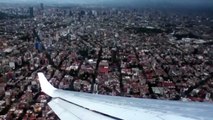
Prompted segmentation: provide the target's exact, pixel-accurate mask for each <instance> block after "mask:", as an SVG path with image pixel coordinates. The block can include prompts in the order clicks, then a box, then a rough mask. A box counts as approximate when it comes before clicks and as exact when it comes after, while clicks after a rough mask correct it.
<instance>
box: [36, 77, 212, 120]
mask: <svg viewBox="0 0 213 120" xmlns="http://www.w3.org/2000/svg"><path fill="white" fill-rule="evenodd" d="M38 77H39V82H40V86H41V89H42V91H43V92H44V93H46V94H47V95H49V96H51V97H53V100H52V101H50V102H49V103H48V105H49V106H50V107H51V108H52V109H53V111H54V112H55V113H56V114H57V115H58V116H59V118H60V119H61V120H70V119H73V120H108V119H123V120H212V118H213V114H212V111H213V105H212V104H208V103H202V104H201V103H189V102H174V101H162V100H150V99H136V98H126V97H115V96H105V95H96V94H88V93H79V92H71V91H65V90H60V89H56V88H54V87H53V86H52V85H51V84H50V83H49V82H48V81H47V79H46V78H45V76H44V74H43V73H38Z"/></svg>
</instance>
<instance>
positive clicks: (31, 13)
mask: <svg viewBox="0 0 213 120" xmlns="http://www.w3.org/2000/svg"><path fill="white" fill-rule="evenodd" d="M29 13H30V17H34V11H33V7H30V8H29Z"/></svg>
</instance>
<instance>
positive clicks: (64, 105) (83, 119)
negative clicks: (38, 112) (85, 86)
mask: <svg viewBox="0 0 213 120" xmlns="http://www.w3.org/2000/svg"><path fill="white" fill-rule="evenodd" d="M48 105H49V106H50V107H51V108H52V110H53V111H54V112H55V113H56V114H57V115H58V117H59V118H60V119H61V120H115V119H113V118H110V117H107V116H104V115H102V114H99V113H96V112H93V111H90V110H88V109H85V108H82V107H80V106H77V105H75V104H72V103H69V102H67V101H64V100H62V99H60V98H55V99H53V100H51V101H50V102H49V103H48Z"/></svg>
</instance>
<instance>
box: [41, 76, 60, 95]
mask: <svg viewBox="0 0 213 120" xmlns="http://www.w3.org/2000/svg"><path fill="white" fill-rule="evenodd" d="M38 79H39V83H40V86H41V90H42V92H44V93H46V94H47V95H49V96H51V97H55V96H54V91H55V90H57V89H56V88H55V87H53V86H52V85H51V84H50V83H49V82H48V81H47V79H46V77H45V76H44V74H43V73H41V72H39V73H38Z"/></svg>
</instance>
